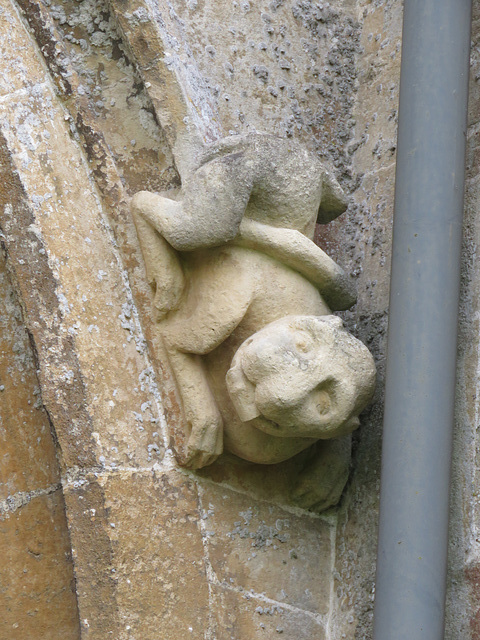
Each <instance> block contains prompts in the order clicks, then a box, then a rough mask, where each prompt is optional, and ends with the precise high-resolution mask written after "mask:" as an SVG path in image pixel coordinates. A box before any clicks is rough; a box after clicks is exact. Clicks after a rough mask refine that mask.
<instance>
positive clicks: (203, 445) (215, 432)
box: [185, 416, 223, 469]
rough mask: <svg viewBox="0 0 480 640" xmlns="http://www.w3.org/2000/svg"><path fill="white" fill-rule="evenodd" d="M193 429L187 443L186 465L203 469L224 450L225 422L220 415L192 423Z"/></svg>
mask: <svg viewBox="0 0 480 640" xmlns="http://www.w3.org/2000/svg"><path fill="white" fill-rule="evenodd" d="M191 425H192V431H191V433H190V437H189V438H188V443H187V452H186V453H187V455H186V462H185V466H186V467H187V468H188V469H201V468H202V467H206V466H208V465H209V464H212V462H215V460H216V459H217V458H218V456H219V455H220V454H221V453H222V452H223V422H222V418H221V417H220V416H215V417H212V418H210V419H204V420H202V421H199V420H198V419H196V420H195V422H194V423H193V422H192V423H191Z"/></svg>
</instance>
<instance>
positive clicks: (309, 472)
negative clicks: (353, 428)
mask: <svg viewBox="0 0 480 640" xmlns="http://www.w3.org/2000/svg"><path fill="white" fill-rule="evenodd" d="M316 448H317V454H316V455H315V456H314V457H313V459H311V460H310V463H309V464H308V465H307V466H306V468H305V469H304V470H303V471H302V472H301V473H300V475H299V476H298V478H297V482H296V486H295V487H294V489H293V491H292V498H293V500H294V502H295V504H297V505H298V506H299V507H302V508H303V509H309V510H310V511H316V512H320V511H325V510H326V509H328V508H329V507H333V506H335V505H336V504H337V503H338V502H339V500H340V498H341V496H342V493H343V489H344V488H345V484H346V483H347V480H348V473H349V466H350V438H349V437H347V438H342V439H340V440H330V441H323V442H320V443H319V444H318V445H317V446H316Z"/></svg>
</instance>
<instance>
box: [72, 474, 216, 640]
mask: <svg viewBox="0 0 480 640" xmlns="http://www.w3.org/2000/svg"><path fill="white" fill-rule="evenodd" d="M65 496H66V502H67V506H68V515H69V524H70V530H71V537H72V547H73V554H74V559H75V566H76V579H77V590H78V593H79V607H80V617H81V621H82V634H83V635H82V637H85V638H92V639H95V640H102V639H104V638H109V637H112V638H115V640H124V639H125V640H127V639H130V638H145V639H146V638H156V637H158V634H159V633H161V637H162V639H163V638H165V640H177V638H180V637H182V638H183V637H185V638H192V639H194V640H195V639H198V640H200V639H203V638H204V634H205V631H206V629H207V626H208V623H207V616H208V608H209V599H208V598H209V595H208V584H207V577H206V569H205V561H204V548H203V540H202V534H201V531H200V528H199V517H200V516H199V512H198V498H197V491H196V487H195V484H194V483H193V482H192V481H191V480H189V479H188V478H185V477H184V476H182V475H180V474H177V473H171V474H169V475H167V474H164V473H158V474H157V473H152V472H138V473H136V472H133V473H126V472H118V473H116V474H113V475H112V474H110V475H108V474H107V475H103V476H98V477H94V476H87V477H85V478H84V480H83V481H82V482H77V483H73V484H71V485H69V486H68V487H67V488H66V490H65ZM190 628H191V629H190Z"/></svg>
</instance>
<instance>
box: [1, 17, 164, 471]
mask: <svg viewBox="0 0 480 640" xmlns="http://www.w3.org/2000/svg"><path fill="white" fill-rule="evenodd" d="M6 7H7V5H6ZM5 11H7V12H9V13H8V15H9V16H10V17H11V21H10V29H11V30H12V32H13V31H15V32H17V34H18V38H19V39H21V42H22V46H21V47H20V46H19V47H18V48H17V55H18V56H20V57H21V59H22V60H23V66H22V67H21V70H20V72H19V73H18V74H17V77H16V79H17V80H19V79H22V82H23V85H22V88H21V89H17V92H18V91H20V90H21V91H25V92H26V97H25V99H24V100H22V101H21V102H19V101H18V96H17V95H16V94H15V93H12V94H10V97H9V98H7V99H6V100H5V102H4V104H3V110H2V118H1V122H0V128H1V130H2V135H3V136H4V143H3V157H2V172H3V180H2V183H3V185H4V187H3V190H2V193H1V201H2V208H3V220H2V227H3V229H4V232H5V240H6V245H7V251H8V255H9V258H10V260H11V264H12V267H13V269H14V272H15V277H16V280H17V285H18V287H19V290H20V292H21V295H22V298H23V303H24V304H25V308H26V311H27V314H26V319H27V323H28V326H29V328H30V330H31V332H32V334H33V337H34V340H35V342H36V344H37V349H38V355H39V364H40V380H41V384H42V391H43V399H44V402H45V404H46V405H47V407H48V410H49V411H50V413H51V415H52V419H53V420H54V423H55V428H56V430H57V436H58V438H59V441H60V446H61V448H62V454H63V460H64V462H65V464H66V465H67V466H70V465H72V464H78V465H80V466H82V465H83V466H85V465H86V466H91V465H100V466H101V465H109V464H113V465H118V464H120V463H123V464H127V465H147V464H154V462H155V461H158V459H159V454H160V455H161V452H162V447H163V442H162V437H161V435H160V431H161V429H160V425H159V420H160V417H159V409H158V406H156V401H154V400H152V397H151V395H150V393H148V392H149V391H152V390H154V387H155V383H154V381H153V379H154V376H153V372H152V370H151V367H150V363H149V361H148V359H147V358H146V354H145V344H144V340H143V337H142V334H141V331H140V328H139V326H138V322H137V321H136V317H135V314H136V311H135V309H134V306H133V302H132V299H131V292H130V289H129V286H128V281H127V280H126V277H125V274H123V272H122V268H121V265H120V264H119V260H118V254H117V253H116V251H115V248H114V246H113V245H112V238H111V234H110V231H109V229H108V226H106V222H105V219H104V217H103V213H102V210H101V207H100V205H99V202H98V200H97V198H96V192H95V186H94V183H93V182H92V180H91V178H90V176H89V174H88V172H87V170H86V167H85V162H84V159H83V157H82V154H81V153H80V150H79V148H78V145H76V144H75V143H74V142H73V141H72V138H71V131H70V126H69V117H68V115H66V114H65V112H64V110H63V108H62V106H61V105H60V103H59V102H58V100H57V98H56V96H55V94H54V91H53V86H52V84H51V82H50V81H45V82H43V83H39V82H37V80H36V79H37V76H38V71H37V67H40V68H41V66H40V62H39V61H37V53H36V51H35V49H34V47H33V43H32V42H31V41H30V39H29V36H28V34H27V33H26V32H25V29H24V27H23V24H22V23H21V22H20V20H19V18H18V16H17V15H16V13H15V11H14V10H13V9H8V7H7V8H6V9H5ZM32 65H33V71H34V75H33V77H34V78H35V81H36V82H37V84H35V85H34V87H33V89H32V90H30V88H31V84H32V83H31V79H32V76H31V74H30V67H31V66H32ZM9 157H10V158H11V159H9ZM65 159H66V160H67V161H65ZM16 169H17V170H18V173H15V170H16ZM19 175H20V176H21V178H20V177H19ZM5 187H7V188H5ZM87 264H88V269H85V268H84V265H87ZM102 345H103V346H102ZM120 372H121V375H120ZM147 390H148V391H147ZM72 422H73V424H74V425H75V427H74V428H73V429H72V428H71V423H72ZM154 434H156V435H154Z"/></svg>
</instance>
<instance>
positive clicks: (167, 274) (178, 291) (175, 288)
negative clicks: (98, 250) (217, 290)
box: [132, 194, 185, 320]
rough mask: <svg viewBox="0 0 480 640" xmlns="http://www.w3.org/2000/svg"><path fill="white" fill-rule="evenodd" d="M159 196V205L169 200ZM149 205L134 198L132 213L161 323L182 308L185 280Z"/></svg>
mask: <svg viewBox="0 0 480 640" xmlns="http://www.w3.org/2000/svg"><path fill="white" fill-rule="evenodd" d="M152 195H153V194H152ZM157 197H158V200H159V202H162V201H165V200H166V198H161V196H157ZM148 204H149V202H148V201H145V199H141V198H134V200H133V203H132V214H133V220H134V222H135V227H136V229H137V235H138V239H139V242H140V247H141V249H142V254H143V259H144V261H145V269H146V272H147V278H148V282H149V284H150V285H151V286H152V288H153V289H154V291H155V297H154V306H155V309H156V310H157V313H158V317H157V320H161V319H162V318H163V317H164V316H165V315H166V314H167V313H168V312H169V311H172V310H174V309H177V308H178V306H179V302H180V298H181V295H182V292H183V289H184V282H185V281H184V275H183V270H182V266H181V263H180V259H179V255H178V253H177V252H176V251H175V249H174V248H173V247H172V246H171V245H169V244H168V242H167V241H166V240H165V238H163V236H161V235H160V233H159V232H158V231H157V230H156V229H155V227H154V226H153V225H152V224H151V223H150V222H149V221H148V219H147V211H146V210H145V208H146V207H147V206H148Z"/></svg>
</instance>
